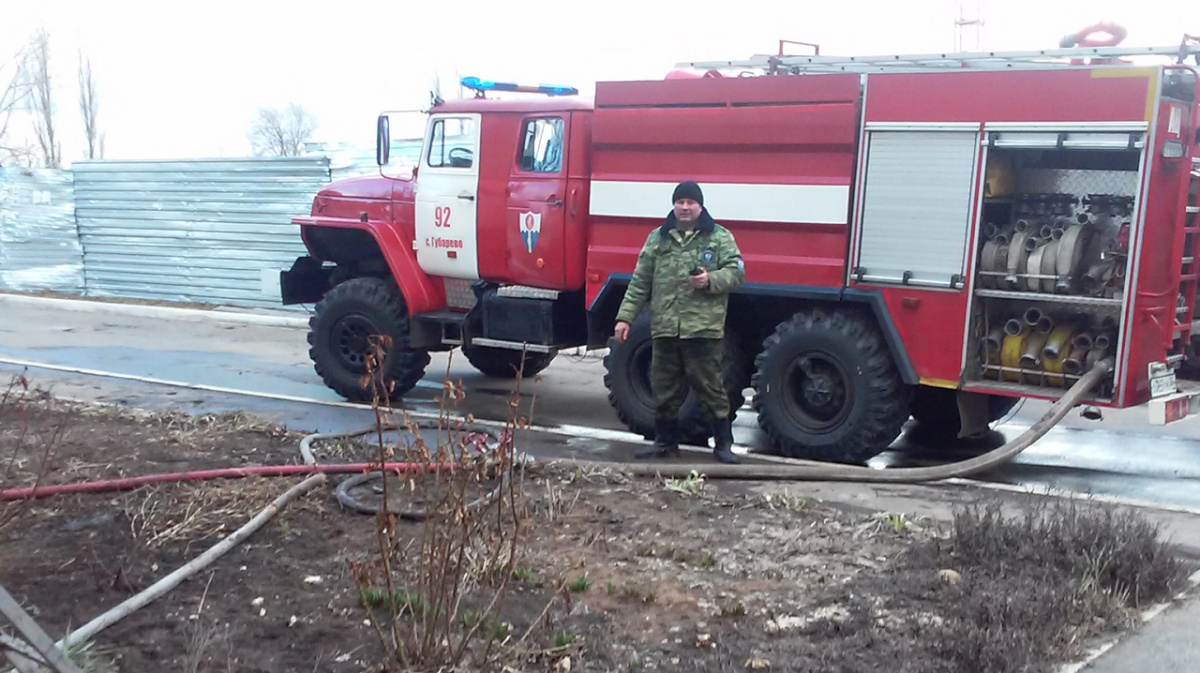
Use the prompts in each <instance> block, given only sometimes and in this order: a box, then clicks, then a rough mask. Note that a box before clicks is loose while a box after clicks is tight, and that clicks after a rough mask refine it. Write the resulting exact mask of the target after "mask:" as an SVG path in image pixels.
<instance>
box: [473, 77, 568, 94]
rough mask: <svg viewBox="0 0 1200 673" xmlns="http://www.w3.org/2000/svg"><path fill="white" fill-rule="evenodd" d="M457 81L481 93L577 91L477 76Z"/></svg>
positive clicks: (558, 92) (566, 92)
mask: <svg viewBox="0 0 1200 673" xmlns="http://www.w3.org/2000/svg"><path fill="white" fill-rule="evenodd" d="M459 82H460V83H461V84H462V85H463V86H464V87H466V88H468V89H471V90H473V91H479V92H481V93H482V92H484V91H516V92H520V93H540V94H545V95H547V96H574V95H576V94H578V93H579V89H576V88H575V87H573V86H559V85H554V84H539V85H537V86H532V85H528V84H516V83H515V82H493V81H491V80H487V79H480V78H478V77H464V78H462V79H461V80H459Z"/></svg>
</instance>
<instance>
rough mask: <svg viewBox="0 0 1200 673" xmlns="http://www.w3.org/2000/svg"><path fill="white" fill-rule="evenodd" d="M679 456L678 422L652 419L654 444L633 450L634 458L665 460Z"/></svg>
mask: <svg viewBox="0 0 1200 673" xmlns="http://www.w3.org/2000/svg"><path fill="white" fill-rule="evenodd" d="M678 455H679V421H674V420H666V419H662V418H656V419H654V444H652V445H650V446H639V447H638V448H636V449H634V451H633V457H634V458H667V457H674V456H678Z"/></svg>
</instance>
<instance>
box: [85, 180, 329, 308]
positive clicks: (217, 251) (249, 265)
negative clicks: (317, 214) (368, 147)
mask: <svg viewBox="0 0 1200 673" xmlns="http://www.w3.org/2000/svg"><path fill="white" fill-rule="evenodd" d="M73 168H74V172H75V217H76V221H77V222H78V225H79V236H80V240H81V241H82V243H83V269H84V275H85V286H86V292H87V294H88V295H89V296H120V297H140V298H146V299H160V300H165V301H184V302H201V303H211V304H236V305H242V306H275V307H278V306H279V293H278V274H279V271H280V269H281V268H286V267H288V266H290V265H291V263H292V261H293V260H294V259H295V258H296V257H297V256H298V255H303V254H304V246H303V244H302V243H301V242H300V235H299V233H300V232H299V230H298V228H297V227H296V226H295V225H293V224H291V218H292V217H294V216H296V215H302V214H306V213H307V212H308V210H309V207H310V204H311V202H312V197H313V195H314V194H315V193H316V192H317V190H318V189H320V188H321V186H322V185H324V184H325V183H327V182H329V160H328V159H327V158H325V157H301V158H292V159H214V160H191V161H94V162H92V161H89V162H82V163H77V164H75V165H74V167H73Z"/></svg>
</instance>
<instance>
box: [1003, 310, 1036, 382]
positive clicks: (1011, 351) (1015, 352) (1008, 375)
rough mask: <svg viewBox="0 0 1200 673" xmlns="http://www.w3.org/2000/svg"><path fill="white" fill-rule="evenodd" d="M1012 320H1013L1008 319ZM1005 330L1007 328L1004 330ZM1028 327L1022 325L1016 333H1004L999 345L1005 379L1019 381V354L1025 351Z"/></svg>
mask: <svg viewBox="0 0 1200 673" xmlns="http://www.w3.org/2000/svg"><path fill="white" fill-rule="evenodd" d="M1009 322H1010V323H1011V322H1014V321H1011V320H1010V321H1009ZM1006 332H1007V330H1006ZM1029 332H1030V330H1029V328H1028V327H1026V326H1024V325H1022V326H1021V331H1020V332H1018V333H1017V334H1012V333H1006V335H1005V337H1004V343H1003V344H1002V345H1001V346H1000V366H1001V367H1004V379H1005V380H1006V381H1020V380H1021V374H1020V372H1018V371H1017V370H1018V369H1020V367H1021V354H1022V353H1024V352H1025V344H1026V343H1027V342H1028V341H1029Z"/></svg>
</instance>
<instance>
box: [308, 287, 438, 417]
mask: <svg viewBox="0 0 1200 673" xmlns="http://www.w3.org/2000/svg"><path fill="white" fill-rule="evenodd" d="M308 327H309V332H308V345H309V349H308V356H309V357H310V358H312V361H313V367H314V368H315V369H316V370H317V374H319V375H320V377H321V379H322V380H323V381H325V385H327V386H329V387H330V388H332V389H333V390H334V391H335V392H337V393H338V394H339V395H341V396H342V397H345V398H346V399H350V400H356V401H370V400H371V391H370V390H369V389H366V388H364V387H363V386H362V383H361V381H362V377H363V376H364V375H365V374H366V373H367V363H366V360H367V356H368V355H369V354H370V352H371V344H370V337H371V336H372V335H376V334H379V335H385V336H389V337H391V339H392V345H391V348H390V349H389V350H388V353H387V355H386V356H385V358H384V362H383V376H384V379H385V380H389V381H394V382H395V387H394V388H393V389H392V393H391V394H392V395H394V396H395V397H397V398H398V397H400V396H402V395H404V394H405V393H407V392H408V391H409V390H412V388H413V386H415V385H417V381H420V380H421V377H422V376H424V375H425V367H426V365H428V364H429V354H428V353H427V352H425V351H424V350H416V349H413V348H411V347H409V323H408V310H407V309H406V308H405V306H404V298H403V297H402V296H401V295H400V291H399V290H398V289H396V286H395V285H394V284H392V283H391V282H390V281H386V280H383V279H380V278H353V279H351V280H348V281H346V282H344V283H340V284H338V285H336V286H334V288H333V289H332V290H330V291H329V292H327V293H326V294H325V296H324V297H323V298H322V299H321V301H319V302H317V306H316V311H315V312H314V314H313V316H312V318H310V319H309V321H308Z"/></svg>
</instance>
